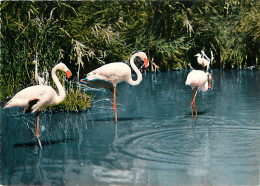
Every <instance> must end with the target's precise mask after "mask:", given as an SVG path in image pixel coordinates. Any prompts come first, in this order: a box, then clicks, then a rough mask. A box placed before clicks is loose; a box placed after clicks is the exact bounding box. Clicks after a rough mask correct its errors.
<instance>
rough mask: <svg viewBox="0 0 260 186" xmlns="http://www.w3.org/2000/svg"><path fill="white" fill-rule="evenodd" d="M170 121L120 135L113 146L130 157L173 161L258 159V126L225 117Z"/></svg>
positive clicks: (251, 161)
mask: <svg viewBox="0 0 260 186" xmlns="http://www.w3.org/2000/svg"><path fill="white" fill-rule="evenodd" d="M215 119H216V118H215ZM215 119H214V120H215ZM215 121H216V120H215ZM169 123H171V124H169ZM172 123H174V122H173V121H168V122H167V123H163V122H162V123H160V126H161V128H157V129H156V128H153V129H148V130H145V131H138V132H134V133H132V134H130V135H125V136H122V137H121V138H119V139H117V141H116V143H115V148H116V149H117V150H118V152H119V153H122V154H124V155H127V156H130V157H133V158H138V159H143V160H149V161H156V162H163V163H173V164H184V165H199V164H202V163H204V164H205V162H207V163H208V164H210V165H222V164H229V165H244V166H246V165H253V164H254V163H255V162H256V161H258V160H257V158H258V157H259V154H260V153H259V151H260V145H259V144H258V143H257V142H259V140H260V138H259V134H260V127H256V126H239V125H237V124H238V123H237V122H235V121H224V120H222V122H221V120H220V121H218V123H217V124H216V123H215V125H213V124H212V123H211V122H207V124H198V125H197V126H187V125H186V126H182V127H180V126H176V124H175V125H172ZM175 123H176V122H175ZM177 123H178V122H177Z"/></svg>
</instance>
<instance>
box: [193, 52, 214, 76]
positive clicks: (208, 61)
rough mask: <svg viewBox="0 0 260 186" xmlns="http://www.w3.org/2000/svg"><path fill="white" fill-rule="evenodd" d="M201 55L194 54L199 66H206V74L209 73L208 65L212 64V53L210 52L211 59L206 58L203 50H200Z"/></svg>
mask: <svg viewBox="0 0 260 186" xmlns="http://www.w3.org/2000/svg"><path fill="white" fill-rule="evenodd" d="M201 53H202V55H201V54H200V53H198V54H196V55H195V56H197V61H198V63H199V64H201V65H202V66H203V68H204V67H205V66H207V70H206V71H207V72H208V71H209V65H210V64H211V63H212V62H213V60H214V56H213V52H212V51H210V54H211V59H209V58H208V56H207V55H206V54H205V52H204V50H201Z"/></svg>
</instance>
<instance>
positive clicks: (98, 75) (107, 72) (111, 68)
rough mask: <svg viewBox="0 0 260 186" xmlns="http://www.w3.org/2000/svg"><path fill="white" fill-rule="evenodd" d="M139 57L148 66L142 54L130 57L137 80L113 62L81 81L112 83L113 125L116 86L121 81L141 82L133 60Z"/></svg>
mask: <svg viewBox="0 0 260 186" xmlns="http://www.w3.org/2000/svg"><path fill="white" fill-rule="evenodd" d="M136 57H140V58H141V59H142V60H143V61H144V66H145V68H146V67H147V66H148V65H149V61H148V58H147V56H146V54H145V53H144V52H140V51H139V52H136V53H133V54H132V55H131V58H130V65H131V67H132V68H133V70H134V71H135V73H136V74H137V80H135V81H134V80H133V79H132V77H131V68H130V67H129V66H128V65H127V64H125V63H122V62H114V63H109V64H106V65H103V66H101V67H99V68H97V69H96V70H93V71H91V72H90V73H88V74H87V77H86V78H84V79H81V80H80V81H81V82H88V81H91V80H96V79H100V80H104V81H108V82H110V83H112V85H113V109H114V115H115V123H117V114H116V85H117V84H118V83H120V82H122V81H126V82H127V83H129V84H130V85H138V84H139V83H140V82H141V81H142V74H141V72H140V71H139V70H138V68H137V67H136V65H135V63H134V59H135V58H136Z"/></svg>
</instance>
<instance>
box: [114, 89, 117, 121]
mask: <svg viewBox="0 0 260 186" xmlns="http://www.w3.org/2000/svg"><path fill="white" fill-rule="evenodd" d="M113 108H114V113H115V123H117V116H116V87H115V86H114V102H113Z"/></svg>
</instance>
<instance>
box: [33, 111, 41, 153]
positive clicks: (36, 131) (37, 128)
mask: <svg viewBox="0 0 260 186" xmlns="http://www.w3.org/2000/svg"><path fill="white" fill-rule="evenodd" d="M35 114H36V128H35V136H36V138H37V141H38V145H39V147H40V149H42V144H41V140H40V138H39V131H38V130H39V125H38V115H39V112H38V111H36V112H35Z"/></svg>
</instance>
